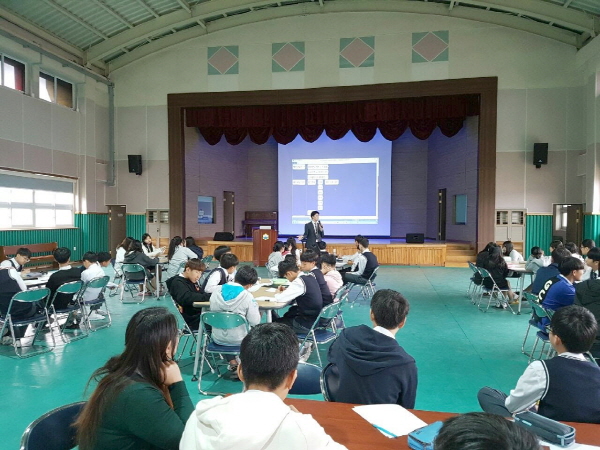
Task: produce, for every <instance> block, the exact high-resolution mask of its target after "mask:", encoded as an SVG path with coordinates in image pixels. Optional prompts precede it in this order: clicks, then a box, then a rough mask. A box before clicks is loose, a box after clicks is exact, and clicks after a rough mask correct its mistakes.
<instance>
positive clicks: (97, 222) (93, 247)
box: [75, 214, 109, 254]
mask: <svg viewBox="0 0 600 450" xmlns="http://www.w3.org/2000/svg"><path fill="white" fill-rule="evenodd" d="M75 226H76V227H77V228H79V229H80V230H81V248H82V254H83V253H85V252H87V251H91V252H105V251H109V249H108V246H109V242H108V214H75Z"/></svg>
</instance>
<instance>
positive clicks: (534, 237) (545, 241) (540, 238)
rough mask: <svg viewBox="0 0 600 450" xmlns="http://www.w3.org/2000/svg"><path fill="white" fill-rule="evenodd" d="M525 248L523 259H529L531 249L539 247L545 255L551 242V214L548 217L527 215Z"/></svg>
mask: <svg viewBox="0 0 600 450" xmlns="http://www.w3.org/2000/svg"><path fill="white" fill-rule="evenodd" d="M526 221H527V222H526V231H525V233H526V235H525V248H524V249H523V257H524V258H525V259H527V258H528V257H529V251H530V250H531V247H536V246H537V247H540V248H541V249H542V250H544V253H545V254H546V255H547V254H548V251H549V248H548V245H549V244H550V242H552V214H548V215H538V214H535V215H527V218H526Z"/></svg>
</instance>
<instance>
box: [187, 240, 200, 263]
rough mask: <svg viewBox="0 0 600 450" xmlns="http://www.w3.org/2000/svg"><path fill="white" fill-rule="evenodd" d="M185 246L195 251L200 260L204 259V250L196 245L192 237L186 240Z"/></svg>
mask: <svg viewBox="0 0 600 450" xmlns="http://www.w3.org/2000/svg"><path fill="white" fill-rule="evenodd" d="M185 246H186V248H189V249H190V250H191V251H193V252H194V253H195V254H196V257H197V258H198V259H202V258H203V257H204V250H202V247H198V246H197V245H196V240H195V239H194V238H193V237H192V236H188V237H186V238H185Z"/></svg>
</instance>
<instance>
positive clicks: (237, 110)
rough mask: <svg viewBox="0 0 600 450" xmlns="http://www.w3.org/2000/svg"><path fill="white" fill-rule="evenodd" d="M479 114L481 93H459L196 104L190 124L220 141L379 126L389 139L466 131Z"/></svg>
mask: <svg viewBox="0 0 600 450" xmlns="http://www.w3.org/2000/svg"><path fill="white" fill-rule="evenodd" d="M478 114H479V96H477V95H456V96H442V97H419V98H406V99H393V100H370V101H358V102H343V103H318V104H302V105H262V106H231V107H208V108H190V109H187V110H186V125H187V126H188V127H198V129H199V130H200V133H201V134H202V136H204V139H206V142H208V143H209V144H210V145H215V144H217V143H218V142H219V141H220V140H221V138H222V137H223V136H225V139H226V141H227V142H228V143H229V144H231V145H237V144H239V143H241V142H242V141H243V140H244V139H245V138H246V137H247V136H250V139H251V140H252V142H254V143H256V144H264V143H265V142H267V140H268V139H269V137H270V136H273V138H274V139H275V140H276V141H277V142H279V143H280V144H288V143H290V142H292V141H293V140H294V139H295V138H296V137H297V136H298V135H300V136H301V137H302V139H304V140H305V141H307V142H314V141H316V140H317V139H318V138H319V137H320V136H321V135H322V134H323V132H325V133H326V134H327V136H329V138H331V139H341V138H342V137H344V136H345V135H346V133H347V132H348V131H352V133H354V135H355V136H356V138H357V139H358V140H360V141H362V142H367V141H370V140H371V139H373V136H374V135H375V133H376V132H377V130H378V129H379V131H380V132H381V134H382V135H383V137H385V138H386V139H388V140H394V139H398V138H399V137H400V136H401V135H402V134H403V133H404V132H405V131H406V129H407V128H410V130H411V132H412V133H413V134H414V135H415V136H416V137H417V138H419V139H427V138H428V137H429V136H430V135H431V133H433V130H435V128H436V127H439V128H440V131H441V132H442V133H443V134H444V135H445V136H447V137H452V136H454V135H455V134H456V133H458V132H459V131H460V129H461V128H462V126H463V123H464V120H465V118H466V117H467V116H476V115H478Z"/></svg>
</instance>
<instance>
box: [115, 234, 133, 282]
mask: <svg viewBox="0 0 600 450" xmlns="http://www.w3.org/2000/svg"><path fill="white" fill-rule="evenodd" d="M133 241H134V239H133V238H132V237H129V236H128V237H126V238H125V239H123V241H122V242H121V243H120V244H119V246H118V247H117V249H116V254H115V274H116V275H118V276H121V274H122V272H121V266H122V265H123V261H124V260H125V255H126V254H127V252H128V251H129V246H130V245H131V243H132V242H133Z"/></svg>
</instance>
